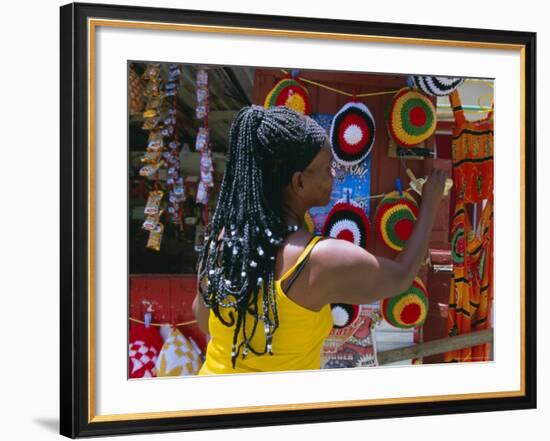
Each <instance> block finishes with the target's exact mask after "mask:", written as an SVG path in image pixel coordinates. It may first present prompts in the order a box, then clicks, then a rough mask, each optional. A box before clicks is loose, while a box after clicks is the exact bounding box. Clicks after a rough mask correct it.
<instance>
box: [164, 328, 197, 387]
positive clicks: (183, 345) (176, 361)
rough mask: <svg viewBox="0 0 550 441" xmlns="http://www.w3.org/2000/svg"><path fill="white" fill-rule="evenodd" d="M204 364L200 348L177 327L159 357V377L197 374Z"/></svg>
mask: <svg viewBox="0 0 550 441" xmlns="http://www.w3.org/2000/svg"><path fill="white" fill-rule="evenodd" d="M201 366H202V360H201V358H200V349H199V348H198V346H197V345H196V344H195V345H193V344H192V343H191V340H188V339H187V338H185V336H184V335H183V334H182V333H181V332H180V331H179V330H178V329H177V328H175V329H173V330H172V332H171V333H170V335H169V336H168V338H167V339H166V341H165V342H164V345H163V346H162V350H161V351H160V354H159V356H158V358H157V362H156V369H157V376H158V377H170V376H172V377H175V376H181V375H195V374H197V373H198V372H199V369H200V367H201Z"/></svg>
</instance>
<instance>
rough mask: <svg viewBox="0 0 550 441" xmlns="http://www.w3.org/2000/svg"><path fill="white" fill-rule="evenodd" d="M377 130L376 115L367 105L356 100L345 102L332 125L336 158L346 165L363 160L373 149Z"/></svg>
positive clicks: (331, 130) (332, 143)
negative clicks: (374, 115) (373, 114)
mask: <svg viewBox="0 0 550 441" xmlns="http://www.w3.org/2000/svg"><path fill="white" fill-rule="evenodd" d="M375 132H376V127H375V124H374V117H373V116H372V113H371V111H370V110H369V108H368V107H367V106H365V105H364V104H363V103H359V102H355V101H354V102H350V103H347V104H345V105H344V106H343V107H342V108H341V109H340V110H339V111H338V113H337V114H336V115H334V118H333V120H332V124H331V126H330V141H331V146H332V154H333V156H334V158H335V159H336V160H337V161H338V162H339V163H341V164H342V165H345V166H351V165H355V164H358V163H359V162H361V161H363V160H364V159H365V158H366V157H367V156H368V154H369V153H370V152H371V150H372V146H373V145H374V138H375Z"/></svg>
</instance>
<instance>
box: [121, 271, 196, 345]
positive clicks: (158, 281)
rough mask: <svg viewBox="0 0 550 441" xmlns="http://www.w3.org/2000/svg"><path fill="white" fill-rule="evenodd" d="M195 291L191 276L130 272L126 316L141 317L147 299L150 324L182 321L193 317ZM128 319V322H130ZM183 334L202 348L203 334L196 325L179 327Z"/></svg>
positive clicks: (144, 310) (193, 318)
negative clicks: (151, 317)
mask: <svg viewBox="0 0 550 441" xmlns="http://www.w3.org/2000/svg"><path fill="white" fill-rule="evenodd" d="M196 290H197V282H196V276H195V275H175V274H174V275H164V274H163V275H158V274H139V275H130V317H132V318H135V319H138V320H143V317H144V314H145V312H146V310H147V306H146V305H144V304H143V303H142V301H143V300H147V301H149V302H152V303H153V309H154V311H153V319H152V323H172V324H177V323H183V322H188V321H192V320H195V317H194V316H193V311H192V304H193V299H194V298H195V293H196ZM131 324H132V322H131V321H130V325H131ZM178 329H179V330H180V331H181V332H182V334H183V335H185V336H186V337H187V336H189V337H192V338H193V340H195V342H196V343H197V344H198V345H199V347H201V349H203V351H204V349H205V347H206V336H205V335H204V334H203V333H202V331H201V330H200V329H199V327H198V325H196V324H192V325H185V326H179V327H178Z"/></svg>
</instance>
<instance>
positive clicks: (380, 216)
mask: <svg viewBox="0 0 550 441" xmlns="http://www.w3.org/2000/svg"><path fill="white" fill-rule="evenodd" d="M418 211H419V209H418V204H417V203H416V201H415V200H414V198H413V197H412V196H411V195H410V193H409V192H407V191H404V192H403V196H402V197H401V196H400V195H399V192H397V191H392V192H390V193H388V194H387V195H386V196H384V198H383V199H382V200H381V201H380V203H379V204H378V207H377V208H376V214H375V216H374V223H375V228H376V231H377V234H378V237H380V238H381V239H382V241H383V242H384V243H385V244H386V245H387V246H388V247H390V248H391V249H393V250H395V251H401V250H402V249H403V247H404V246H405V243H406V242H407V240H408V239H409V237H410V235H411V233H412V231H413V228H414V224H415V222H416V219H417V218H418Z"/></svg>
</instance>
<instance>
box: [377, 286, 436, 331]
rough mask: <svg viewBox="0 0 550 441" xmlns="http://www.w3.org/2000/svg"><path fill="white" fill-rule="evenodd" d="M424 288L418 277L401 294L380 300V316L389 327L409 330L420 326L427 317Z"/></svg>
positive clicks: (427, 305)
mask: <svg viewBox="0 0 550 441" xmlns="http://www.w3.org/2000/svg"><path fill="white" fill-rule="evenodd" d="M427 295H428V293H427V291H426V287H425V286H424V284H423V283H422V280H421V279H420V277H416V278H415V279H414V281H413V283H412V285H411V286H410V287H409V288H408V289H407V290H406V291H404V292H403V293H401V294H399V295H397V296H395V297H390V298H387V299H383V300H382V304H381V305H380V309H381V311H382V316H383V317H384V320H386V321H387V322H388V323H389V324H390V325H392V326H394V327H396V328H401V329H409V328H414V327H415V326H421V325H422V324H423V323H424V321H425V320H426V317H427V316H428V308H429V303H428V298H427Z"/></svg>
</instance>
